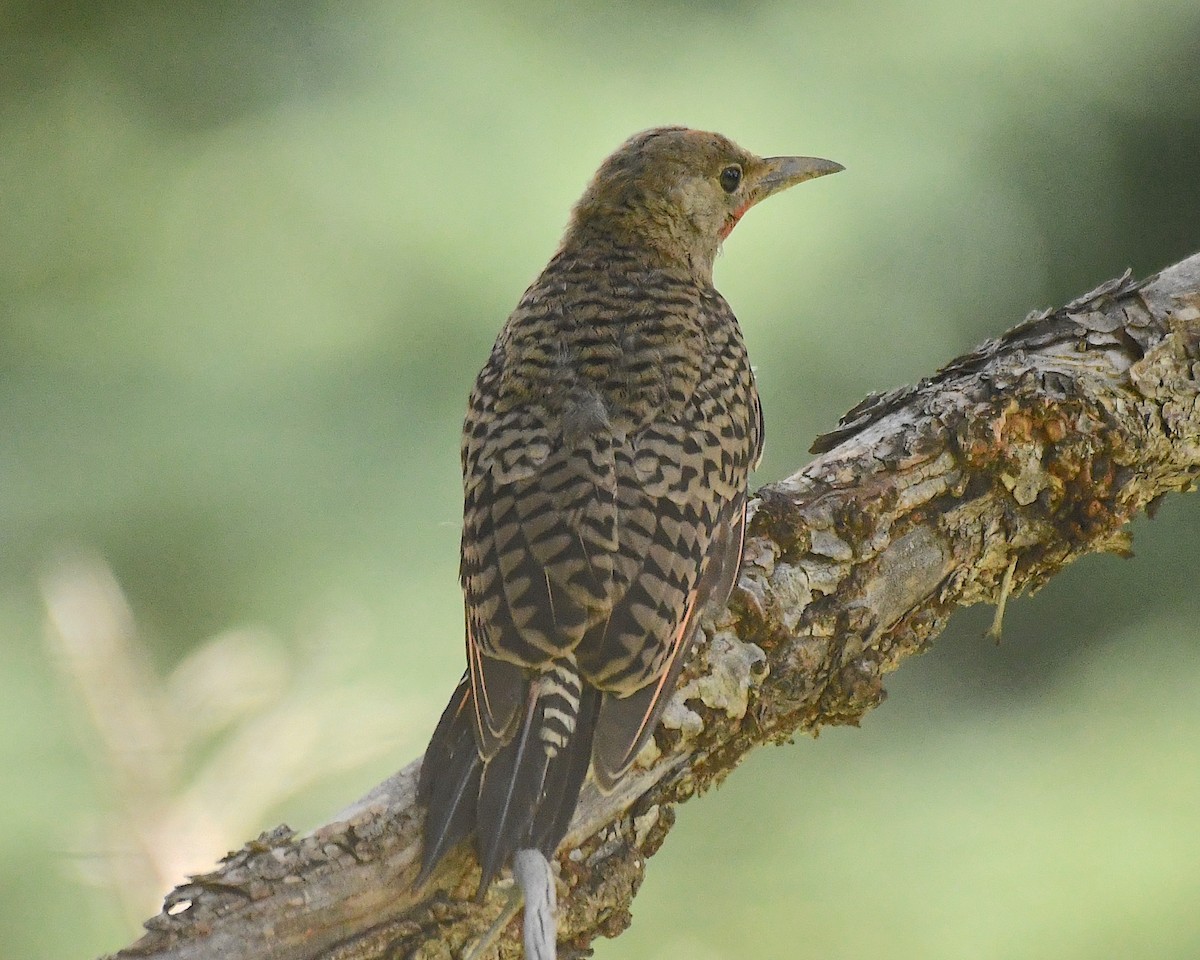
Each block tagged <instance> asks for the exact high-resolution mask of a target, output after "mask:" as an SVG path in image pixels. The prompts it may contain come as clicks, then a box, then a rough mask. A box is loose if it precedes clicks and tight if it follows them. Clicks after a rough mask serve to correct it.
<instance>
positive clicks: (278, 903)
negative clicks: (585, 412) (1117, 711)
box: [116, 254, 1200, 960]
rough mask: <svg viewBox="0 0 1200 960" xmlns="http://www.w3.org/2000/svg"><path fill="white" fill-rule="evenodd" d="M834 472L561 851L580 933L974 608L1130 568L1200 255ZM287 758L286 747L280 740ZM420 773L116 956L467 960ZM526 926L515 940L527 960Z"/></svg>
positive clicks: (967, 377) (762, 526)
mask: <svg viewBox="0 0 1200 960" xmlns="http://www.w3.org/2000/svg"><path fill="white" fill-rule="evenodd" d="M813 450H814V452H816V453H820V454H821V455H820V456H819V457H818V458H817V459H815V460H813V461H812V462H811V463H810V464H809V465H808V466H806V467H805V468H804V469H802V470H801V471H799V472H798V473H796V474H795V475H794V476H792V477H790V478H788V479H787V480H784V481H782V482H780V483H775V484H772V485H770V486H768V487H766V488H764V489H763V490H761V491H760V492H759V494H758V500H757V502H756V503H755V505H754V510H755V513H754V518H753V523H752V530H751V536H750V538H749V540H748V542H747V544H746V558H745V565H744V568H743V572H742V576H741V581H740V584H739V587H738V588H737V589H736V590H735V592H734V596H733V598H732V600H731V602H730V605H729V608H728V609H727V610H725V611H722V612H721V613H720V614H719V615H717V616H716V618H715V619H714V620H713V622H711V623H710V624H707V625H706V633H707V640H706V642H704V643H702V644H700V645H699V649H698V651H697V653H696V655H695V657H694V658H693V662H692V663H691V664H690V665H689V668H688V670H687V672H686V674H685V676H684V677H683V681H682V687H681V690H680V691H679V692H678V693H677V694H676V696H675V698H674V701H673V703H672V705H671V707H670V708H669V710H668V712H667V714H666V716H665V718H664V723H663V727H662V729H661V730H660V732H659V735H658V738H657V743H656V745H654V746H652V747H650V748H648V749H647V753H646V755H644V756H643V758H642V760H643V761H644V762H643V763H642V764H641V765H640V767H639V769H637V770H635V772H634V773H633V775H631V776H630V777H629V778H628V780H627V782H626V783H625V784H624V786H623V788H622V789H621V790H620V792H619V793H617V794H615V795H612V796H608V797H601V796H599V795H598V794H597V793H595V792H594V791H590V790H589V791H588V792H586V793H585V796H584V798H583V801H582V803H581V806H580V809H579V811H578V813H577V816H576V818H575V821H574V823H573V826H572V832H571V834H570V835H569V837H568V839H567V842H566V844H565V845H564V848H563V851H562V852H561V853H560V855H559V857H558V866H559V869H560V875H559V881H560V882H559V890H560V893H559V904H560V907H559V913H560V916H559V937H560V943H561V944H562V946H563V949H583V948H586V947H587V945H588V944H589V943H591V941H592V940H594V939H595V938H596V937H598V936H616V935H617V934H619V933H620V932H621V931H622V930H623V929H625V927H626V926H628V924H629V920H630V918H629V906H630V903H631V901H632V899H633V897H634V895H635V894H636V893H637V889H638V886H639V884H640V883H641V880H642V874H643V870H644V869H645V862H646V858H647V857H649V856H652V855H653V854H654V852H655V851H656V850H658V848H659V846H660V845H661V844H662V843H663V841H664V839H665V838H666V836H667V833H668V832H669V830H670V828H671V825H672V823H673V820H674V817H673V813H672V810H673V808H674V806H675V804H678V803H682V802H683V801H685V800H687V799H689V798H690V797H692V796H693V795H695V794H697V793H700V792H703V791H704V790H705V789H706V788H707V787H709V786H711V785H712V784H714V783H717V782H718V781H720V780H721V779H722V778H723V777H725V776H726V775H727V774H729V772H730V771H732V770H733V769H734V767H736V766H737V765H738V762H739V761H740V760H741V758H742V757H743V756H744V755H745V753H746V752H747V751H749V750H750V749H752V748H753V747H755V746H757V745H759V744H762V743H766V742H772V741H781V740H786V739H788V738H790V737H792V736H794V735H795V734H796V733H797V732H800V731H805V730H812V729H815V728H817V727H820V726H823V725H826V724H846V723H857V722H858V720H859V718H860V717H861V716H862V715H863V713H864V712H865V711H867V710H869V709H871V708H872V707H873V706H875V705H876V704H878V703H879V702H880V700H881V699H882V698H883V677H884V675H885V674H887V673H888V672H890V671H891V670H894V669H895V668H896V667H897V666H898V665H899V663H900V661H901V660H903V659H904V658H905V657H907V656H909V655H911V654H913V653H917V652H919V651H921V650H923V649H924V648H925V647H926V646H927V644H928V643H929V642H930V640H931V639H932V638H933V637H935V636H936V635H937V634H938V633H939V632H940V631H941V630H942V628H943V627H944V626H945V624H946V621H947V619H948V617H949V616H950V614H951V612H952V611H953V610H954V609H955V608H957V607H960V606H966V605H969V604H974V603H997V602H1001V603H1002V601H1003V599H1004V598H1005V597H1007V595H1008V594H1009V593H1010V592H1011V593H1014V594H1015V593H1019V592H1023V591H1032V590H1035V589H1037V588H1038V587H1040V586H1041V585H1043V584H1044V583H1045V582H1046V581H1047V580H1048V579H1049V578H1050V577H1052V576H1053V575H1054V574H1055V573H1056V572H1058V571H1059V570H1061V569H1062V568H1063V567H1064V566H1065V565H1066V564H1068V563H1070V562H1071V561H1072V560H1075V559H1076V558H1078V557H1080V556H1082V555H1084V554H1086V553H1089V552H1093V551H1101V550H1106V551H1115V552H1117V553H1123V552H1125V551H1126V550H1127V548H1128V544H1129V536H1128V533H1127V531H1126V529H1125V528H1126V525H1127V524H1128V522H1129V520H1130V519H1131V518H1132V517H1133V516H1134V515H1135V514H1136V513H1137V512H1138V511H1139V510H1141V509H1143V508H1149V509H1151V510H1152V509H1153V507H1154V504H1155V503H1156V502H1157V500H1158V498H1160V497H1161V496H1163V495H1164V494H1166V493H1168V492H1170V491H1174V490H1180V491H1182V490H1188V489H1190V488H1191V486H1192V483H1193V481H1194V480H1195V478H1196V477H1197V476H1200V254H1197V255H1195V256H1192V257H1190V258H1189V259H1187V260H1185V261H1183V262H1181V263H1179V264H1176V265H1175V266H1173V267H1171V268H1169V269H1167V270H1165V271H1163V272H1162V273H1161V274H1159V275H1157V276H1156V277H1153V278H1151V279H1150V280H1149V281H1147V282H1144V283H1138V282H1135V281H1133V280H1131V279H1130V277H1129V275H1128V274H1126V276H1124V277H1121V278H1119V279H1117V280H1114V281H1111V282H1109V283H1106V284H1104V285H1103V286H1101V287H1099V288H1097V289H1096V290H1094V291H1092V292H1091V293H1089V294H1087V295H1086V296H1084V297H1081V298H1079V299H1078V300H1075V301H1073V302H1072V303H1069V304H1067V305H1066V306H1065V307H1063V308H1061V309H1059V310H1055V311H1042V312H1038V313H1034V314H1031V315H1030V316H1029V317H1028V318H1026V320H1025V321H1024V322H1023V323H1021V324H1019V325H1018V326H1017V327H1015V328H1014V329H1012V330H1011V331H1009V332H1008V333H1007V334H1005V335H1004V336H1003V337H1001V338H1000V339H998V340H991V341H988V342H987V343H985V344H984V345H983V346H981V347H980V348H979V349H978V350H976V351H974V352H972V353H970V354H967V355H966V356H963V357H959V358H958V359H957V360H954V361H953V362H952V363H950V364H949V365H948V366H946V367H944V368H943V369H942V370H940V371H939V372H938V373H936V374H935V375H934V376H932V377H929V378H928V379H926V380H923V381H922V382H921V383H919V384H917V385H916V386H915V387H909V388H905V389H901V390H897V391H893V392H892V393H889V394H885V395H879V396H872V397H870V398H868V399H867V400H865V401H864V402H863V403H861V404H859V405H858V406H857V407H856V408H855V409H854V410H852V411H851V412H850V413H849V414H848V415H847V416H846V417H845V418H843V420H842V422H841V424H839V426H838V427H837V429H836V430H834V431H833V432H832V433H830V434H828V435H826V436H824V437H821V438H820V439H818V440H817V442H816V444H815V445H814V448H813ZM264 749H266V747H265V746H264ZM418 768H419V762H414V763H412V764H410V765H409V766H408V767H406V768H405V769H403V770H401V771H400V772H399V773H397V774H396V775H395V776H393V777H391V778H390V779H388V780H387V781H385V782H384V783H382V784H380V785H379V786H378V787H377V788H376V789H375V790H373V791H372V792H371V793H370V794H368V795H367V796H366V797H364V798H363V799H362V800H360V801H359V802H358V803H356V804H355V805H354V806H352V807H351V808H349V809H348V810H346V811H343V812H342V813H341V814H340V815H339V816H338V817H336V818H335V819H334V820H332V821H331V822H329V823H326V824H324V825H322V826H320V827H318V828H316V829H315V830H312V831H311V832H309V833H306V834H296V833H293V832H292V831H291V830H290V829H288V828H286V827H279V828H277V829H276V830H274V831H272V832H270V833H267V834H263V836H261V837H259V839H257V840H254V841H252V842H250V843H249V844H247V845H246V847H245V848H243V849H242V850H240V851H238V852H236V853H232V854H230V855H229V856H228V857H226V858H225V860H223V861H222V863H221V864H220V866H219V867H218V868H217V869H216V870H214V871H213V872H212V873H208V874H204V875H203V876H198V877H194V878H192V879H191V880H190V881H189V882H188V883H185V884H183V885H182V886H180V887H178V888H177V889H176V890H174V891H173V892H172V893H171V894H170V895H169V896H168V897H167V899H166V903H165V905H164V909H163V912H162V913H161V914H160V915H158V916H157V917H154V918H152V919H151V920H150V921H148V922H147V924H146V927H147V933H146V934H145V935H144V936H143V937H142V938H141V939H140V940H139V941H138V942H137V943H135V944H133V945H132V946H130V947H128V948H127V949H125V950H122V951H121V952H120V953H118V954H116V957H119V958H133V957H138V958H161V960H167V958H171V960H185V958H187V960H215V958H223V960H238V958H251V957H253V958H255V960H268V958H270V960H302V958H303V960H314V958H324V960H335V958H336V960H350V958H355V960H360V958H361V960H366V958H384V957H387V958H393V957H394V958H399V957H415V958H423V960H433V958H449V957H452V956H457V955H459V951H460V950H461V949H462V948H463V946H464V945H468V944H469V943H470V942H471V941H473V940H474V939H475V938H476V937H477V936H479V935H480V934H481V932H482V931H484V930H485V929H486V928H487V926H488V925H489V924H490V923H491V922H492V920H493V918H494V917H495V916H496V915H497V913H498V912H499V910H500V909H501V906H502V902H503V900H504V893H503V892H502V890H501V889H498V887H499V886H500V885H494V886H493V890H492V891H491V893H490V894H489V896H488V898H487V900H486V902H484V903H482V904H476V903H474V902H472V899H471V897H472V894H473V892H474V888H475V884H476V882H477V879H478V867H477V866H476V864H475V862H474V858H473V856H472V854H471V853H470V852H469V850H468V849H467V848H466V846H464V847H463V848H462V849H460V850H459V851H457V852H456V853H454V854H452V855H451V856H449V857H448V858H447V860H446V862H445V863H444V864H443V866H442V867H441V869H439V871H438V872H437V874H436V875H435V876H434V877H433V878H432V880H431V881H430V883H429V884H428V886H427V887H426V888H425V889H422V890H414V889H413V888H412V881H413V878H414V876H415V874H416V858H417V853H418V850H419V845H420V833H421V831H420V823H421V811H420V810H419V808H418V807H416V805H415V802H414V798H413V793H414V785H415V778H416V772H417V770H418ZM519 941H520V933H519V921H517V922H514V923H513V924H511V925H510V927H509V929H508V930H507V932H506V933H505V935H504V936H503V937H502V938H501V940H500V941H499V955H500V956H501V957H506V958H507V957H517V956H519V955H520V945H519Z"/></svg>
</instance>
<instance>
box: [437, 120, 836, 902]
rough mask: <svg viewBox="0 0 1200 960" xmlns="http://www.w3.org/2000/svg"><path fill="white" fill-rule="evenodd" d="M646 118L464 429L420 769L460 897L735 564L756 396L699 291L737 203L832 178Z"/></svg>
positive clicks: (532, 842)
mask: <svg viewBox="0 0 1200 960" xmlns="http://www.w3.org/2000/svg"><path fill="white" fill-rule="evenodd" d="M842 169H844V168H843V167H842V166H841V164H838V163H834V162H833V161H830V160H824V159H820V158H817V157H795V156H782V157H767V158H763V157H759V156H757V155H755V154H753V153H751V152H750V151H748V150H745V149H743V148H742V147H740V146H738V145H737V144H736V143H734V142H733V141H732V140H730V139H728V138H726V137H724V136H722V135H720V134H717V133H710V132H706V131H702V130H694V129H689V128H686V127H658V128H655V129H651V130H646V131H643V132H641V133H638V134H636V135H634V136H633V137H631V138H630V139H628V140H627V141H625V142H624V143H623V144H622V145H621V146H620V147H619V148H618V149H617V150H616V151H615V152H613V153H612V154H611V155H610V156H609V157H608V158H607V159H606V160H604V162H603V163H602V164H601V165H600V167H599V169H598V170H597V171H596V173H595V175H594V177H593V178H592V180H591V182H590V184H589V185H588V187H587V189H586V190H585V192H584V194H583V196H582V197H581V198H580V199H579V201H578V202H577V203H576V204H575V206H574V208H573V209H572V211H571V215H570V219H569V222H568V225H567V227H566V230H565V232H564V234H563V237H562V240H561V242H560V244H559V246H558V249H557V251H556V252H555V253H554V255H553V256H552V257H551V259H550V261H549V263H547V265H546V267H545V269H543V270H542V272H541V274H540V275H539V276H538V277H537V279H536V280H535V281H534V282H533V283H532V284H531V285H530V286H529V288H528V289H527V290H526V291H525V293H524V295H523V296H522V297H521V299H520V301H519V302H518V304H517V306H516V308H515V309H514V310H513V312H512V313H511V315H510V316H509V317H508V320H507V322H506V323H505V324H504V326H503V328H502V330H501V332H500V334H499V336H498V337H497V339H496V341H495V344H494V346H493V348H492V351H491V354H490V356H489V357H488V360H487V362H486V364H485V365H484V367H483V369H482V371H481V372H480V373H479V376H478V378H477V379H476V381H475V385H474V388H473V390H472V391H471V394H470V399H469V402H468V409H467V414H466V418H465V421H464V424H463V433H462V446H461V460H462V473H463V504H464V505H463V527H462V542H461V565H460V581H461V585H462V589H463V594H464V601H465V603H464V606H465V633H466V660H467V667H466V671H465V672H464V674H463V677H462V680H461V681H460V682H459V684H458V687H457V688H456V689H455V691H454V694H453V696H452V697H451V698H450V702H449V704H448V705H447V707H446V709H445V711H444V713H443V714H442V716H441V719H440V721H439V722H438V724H437V727H436V729H435V731H434V733H433V736H432V738H431V740H430V743H429V747H428V749H427V750H426V753H425V757H424V760H423V763H422V767H421V772H420V776H419V780H418V799H419V800H420V801H421V802H422V803H423V804H424V805H425V807H426V810H427V812H426V816H425V828H424V843H423V850H422V856H421V871H420V875H419V877H418V882H423V881H424V880H425V879H427V878H428V877H429V876H430V875H431V874H432V873H433V871H434V870H435V868H436V866H437V865H438V863H439V862H440V861H441V860H442V858H443V857H444V856H445V855H446V853H447V852H448V851H449V850H451V849H452V848H453V847H455V846H456V845H457V844H458V843H460V842H462V841H465V840H466V839H467V838H468V837H469V836H472V835H473V836H474V842H475V848H476V852H477V856H478V860H479V864H480V870H481V873H480V881H479V896H480V897H482V896H483V895H484V893H485V892H486V890H487V888H488V887H489V885H490V883H491V882H492V880H493V879H494V878H495V877H496V875H497V873H498V872H499V871H500V870H501V869H503V868H504V867H505V866H506V865H511V864H512V863H513V861H514V858H515V857H517V856H518V855H519V854H520V853H521V852H522V851H537V852H539V853H540V854H541V856H542V857H545V858H551V857H553V856H554V853H555V851H556V849H557V848H558V846H559V844H560V843H561V841H562V839H563V837H564V836H565V834H566V831H567V828H568V826H569V824H570V821H571V817H572V814H573V813H574V811H575V807H576V804H577V801H578V797H579V793H580V790H581V788H582V785H583V784H584V782H585V780H586V778H587V777H588V776H589V775H590V776H591V778H592V780H593V781H594V782H595V784H596V786H597V787H598V788H599V789H600V790H601V791H606V792H607V791H611V790H613V789H614V788H615V787H616V785H617V784H618V783H619V782H620V781H621V779H622V778H623V777H624V776H625V775H626V774H627V773H628V771H629V770H630V768H631V767H632V766H633V765H634V762H635V760H636V758H637V756H638V754H639V752H640V751H641V750H642V748H643V747H644V746H645V745H646V743H647V741H648V740H649V739H650V738H651V737H652V736H653V733H654V730H655V727H656V725H657V723H658V720H659V718H660V716H661V714H662V712H663V708H664V707H665V705H666V703H667V702H668V700H669V698H670V695H671V693H672V692H673V690H674V688H675V685H676V682H677V679H678V677H679V673H680V670H681V668H682V667H683V665H684V663H685V661H686V659H687V657H688V652H689V649H690V648H691V646H692V644H693V643H694V641H695V639H696V636H697V633H698V627H699V621H700V618H701V614H702V612H703V611H704V610H705V609H706V607H708V606H710V605H723V604H724V603H725V602H726V601H727V600H728V598H729V595H730V592H731V590H732V588H733V585H734V583H735V581H736V577H737V574H738V570H739V566H740V562H741V554H742V547H743V541H744V537H745V531H746V508H747V502H748V483H749V477H750V473H751V471H752V470H753V469H754V468H755V467H756V466H757V464H758V461H759V459H760V457H761V455H762V449H763V418H762V406H761V403H760V400H759V395H758V390H757V387H756V385H755V378H754V373H753V371H752V369H751V366H750V362H749V359H748V357H747V353H746V346H745V343H744V340H743V336H742V332H741V329H740V327H739V325H738V321H737V319H736V318H735V316H734V314H733V311H732V310H731V309H730V307H729V305H728V303H726V301H725V299H724V298H723V297H722V296H721V294H719V293H718V292H717V290H716V288H715V287H714V286H713V276H712V275H713V263H714V261H715V259H716V258H717V256H718V253H719V252H720V250H721V247H722V244H723V243H724V241H725V240H726V238H727V237H728V236H729V235H730V232H731V231H732V230H733V229H734V227H735V226H736V225H737V224H738V222H739V221H740V220H741V218H742V217H743V215H744V214H745V213H746V212H747V211H748V210H749V209H750V208H751V207H752V206H754V205H755V204H756V203H759V202H760V201H762V200H764V199H765V198H767V197H769V196H773V195H775V194H777V193H779V192H780V191H782V190H785V189H787V188H788V187H791V186H794V185H796V184H798V183H802V182H804V181H806V180H811V179H813V178H815V177H821V176H824V175H826V174H831V173H836V172H838V171H840V170H842Z"/></svg>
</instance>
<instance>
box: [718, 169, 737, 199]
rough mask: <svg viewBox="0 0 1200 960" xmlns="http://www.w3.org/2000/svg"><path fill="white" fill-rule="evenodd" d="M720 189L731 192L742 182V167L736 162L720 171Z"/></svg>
mask: <svg viewBox="0 0 1200 960" xmlns="http://www.w3.org/2000/svg"><path fill="white" fill-rule="evenodd" d="M720 180H721V189H722V190H724V191H725V192H726V193H733V191H734V190H736V189H737V188H738V184H740V183H741V182H742V168H741V167H739V166H738V165H737V164H732V165H731V166H728V167H726V168H725V169H724V170H722V171H721V177H720Z"/></svg>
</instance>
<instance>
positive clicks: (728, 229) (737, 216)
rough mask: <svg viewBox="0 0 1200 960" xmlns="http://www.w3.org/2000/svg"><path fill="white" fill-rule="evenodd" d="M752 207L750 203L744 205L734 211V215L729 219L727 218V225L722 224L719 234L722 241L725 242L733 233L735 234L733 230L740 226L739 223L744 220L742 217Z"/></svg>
mask: <svg viewBox="0 0 1200 960" xmlns="http://www.w3.org/2000/svg"><path fill="white" fill-rule="evenodd" d="M750 206H751V205H750V204H749V203H743V204H742V205H741V206H740V207H738V208H737V209H736V210H734V211H733V213H731V214H730V215H729V216H728V217H726V218H725V223H724V224H722V226H721V230H720V232H719V233H718V236H719V237H720V238H721V239H722V240H724V239H725V238H726V237H728V236H729V235H730V234H731V233H733V228H734V227H736V226H737V225H738V221H739V220H741V219H742V216H743V215H744V214H745V213H746V211H747V210H749V209H750Z"/></svg>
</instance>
